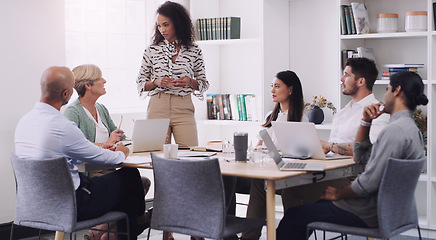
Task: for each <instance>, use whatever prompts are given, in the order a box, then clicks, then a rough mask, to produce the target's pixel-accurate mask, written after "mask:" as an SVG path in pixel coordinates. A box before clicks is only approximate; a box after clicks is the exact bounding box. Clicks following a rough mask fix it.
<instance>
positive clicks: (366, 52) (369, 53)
mask: <svg viewBox="0 0 436 240" xmlns="http://www.w3.org/2000/svg"><path fill="white" fill-rule="evenodd" d="M357 56H359V57H364V58H368V59H371V60H373V61H374V62H375V55H374V49H372V48H366V47H358V48H357Z"/></svg>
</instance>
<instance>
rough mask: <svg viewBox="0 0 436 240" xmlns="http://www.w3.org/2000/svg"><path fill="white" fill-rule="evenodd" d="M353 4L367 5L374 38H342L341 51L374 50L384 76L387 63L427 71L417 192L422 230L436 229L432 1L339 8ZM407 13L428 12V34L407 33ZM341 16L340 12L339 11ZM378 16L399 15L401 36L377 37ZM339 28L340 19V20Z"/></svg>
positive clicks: (341, 0)
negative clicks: (423, 152)
mask: <svg viewBox="0 0 436 240" xmlns="http://www.w3.org/2000/svg"><path fill="white" fill-rule="evenodd" d="M350 2H362V3H365V5H366V7H367V9H368V15H369V24H370V28H371V32H373V33H371V34H363V35H340V36H339V41H338V42H339V43H338V44H339V50H345V49H356V48H357V47H369V48H373V49H374V52H375V58H376V61H377V68H378V70H379V72H380V75H379V77H378V79H380V78H381V73H382V72H384V71H387V69H386V68H384V67H383V65H384V64H388V63H424V64H425V67H424V68H422V69H419V71H418V73H419V75H420V76H421V77H422V79H423V80H424V84H425V86H426V89H425V91H426V94H427V97H428V98H429V104H428V105H427V106H424V107H422V108H421V109H423V111H424V112H425V113H427V117H428V120H427V122H428V125H427V126H428V127H427V133H428V134H427V136H428V139H427V165H426V170H425V172H424V173H423V174H422V175H421V176H420V178H419V182H418V186H417V189H416V193H415V196H416V202H417V208H418V214H419V221H420V226H421V227H423V228H428V229H436V207H433V206H432V202H434V201H436V159H435V158H436V152H435V149H436V148H435V147H436V139H434V138H433V137H432V136H436V135H435V133H436V121H434V120H432V119H433V116H432V115H433V114H432V113H433V112H435V111H436V106H435V104H434V103H433V98H435V96H436V81H435V80H434V79H435V78H436V32H435V31H433V29H434V24H433V2H434V1H433V0H414V1H410V0H384V1H379V0H366V1H361V0H352V1H351V0H350V1H349V0H337V8H338V9H339V8H340V5H343V4H346V5H349V4H350ZM407 11H427V13H428V21H427V26H428V30H427V31H423V32H405V30H404V25H405V24H404V20H405V12H407ZM338 13H339V10H338ZM377 13H398V15H399V18H398V32H396V33H376V26H377ZM338 27H340V18H338ZM341 66H342V65H341V59H340V56H339V60H338V71H339V72H342V67H341ZM387 84H389V81H382V80H377V81H376V83H375V85H374V89H373V92H374V94H375V95H376V97H377V99H379V100H381V101H383V96H384V93H385V91H386V85H387ZM339 94H340V96H339V99H340V106H341V107H344V106H345V105H346V104H347V103H348V101H349V100H350V98H349V97H347V96H343V95H342V94H341V91H340V90H339Z"/></svg>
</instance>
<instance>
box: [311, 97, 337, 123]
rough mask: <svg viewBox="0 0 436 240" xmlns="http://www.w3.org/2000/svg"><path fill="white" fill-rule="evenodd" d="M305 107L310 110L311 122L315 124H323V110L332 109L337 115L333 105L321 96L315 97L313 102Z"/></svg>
mask: <svg viewBox="0 0 436 240" xmlns="http://www.w3.org/2000/svg"><path fill="white" fill-rule="evenodd" d="M305 107H306V108H307V109H308V110H309V114H308V117H309V122H313V123H315V124H321V123H322V122H323V121H324V112H323V110H322V108H325V107H327V108H330V109H331V110H332V111H333V114H335V113H336V108H335V106H334V105H333V103H332V102H330V101H328V100H327V99H326V98H325V97H323V96H321V95H319V96H313V100H312V102H311V103H306V104H305Z"/></svg>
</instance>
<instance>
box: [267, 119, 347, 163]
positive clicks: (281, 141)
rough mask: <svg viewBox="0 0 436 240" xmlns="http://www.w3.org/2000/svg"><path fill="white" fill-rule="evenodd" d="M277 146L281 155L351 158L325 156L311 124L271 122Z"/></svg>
mask: <svg viewBox="0 0 436 240" xmlns="http://www.w3.org/2000/svg"><path fill="white" fill-rule="evenodd" d="M272 128H273V130H274V133H275V135H276V138H277V145H278V147H279V149H280V150H281V152H282V155H283V156H285V157H287V156H289V157H295V158H313V159H320V160H334V159H347V158H351V156H345V155H340V154H337V153H328V154H325V153H324V150H323V149H322V146H321V142H320V140H319V136H318V132H317V131H316V128H315V124H314V123H311V122H277V121H276V122H272Z"/></svg>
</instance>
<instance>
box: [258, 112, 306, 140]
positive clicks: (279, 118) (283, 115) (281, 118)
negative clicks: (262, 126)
mask: <svg viewBox="0 0 436 240" xmlns="http://www.w3.org/2000/svg"><path fill="white" fill-rule="evenodd" d="M271 113H272V111H270V112H269V113H267V114H266V117H265V122H266V118H267V117H268V116H269V115H270V114H271ZM276 121H277V122H287V121H288V110H286V111H284V112H279V114H278V115H277V119H276ZM301 121H302V122H309V118H308V117H307V115H306V114H305V113H303V116H302V117H301ZM266 130H267V131H268V134H269V135H270V136H271V139H272V141H273V142H274V145H276V146H278V144H277V137H276V135H275V133H274V130H273V129H272V127H270V128H267V129H266Z"/></svg>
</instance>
